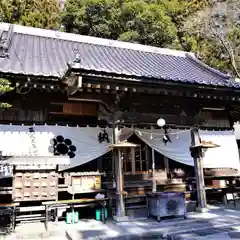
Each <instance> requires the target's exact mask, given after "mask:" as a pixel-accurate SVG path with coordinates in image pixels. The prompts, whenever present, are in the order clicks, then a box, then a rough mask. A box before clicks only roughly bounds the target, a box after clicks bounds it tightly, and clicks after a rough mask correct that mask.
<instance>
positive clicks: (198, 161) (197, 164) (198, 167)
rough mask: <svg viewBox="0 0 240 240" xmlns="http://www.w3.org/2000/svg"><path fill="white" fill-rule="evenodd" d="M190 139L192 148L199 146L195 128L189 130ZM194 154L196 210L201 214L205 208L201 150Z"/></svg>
mask: <svg viewBox="0 0 240 240" xmlns="http://www.w3.org/2000/svg"><path fill="white" fill-rule="evenodd" d="M191 139H192V147H194V146H196V145H199V144H200V136H199V131H198V129H197V128H193V129H192V130H191ZM195 153H196V154H194V155H193V159H194V168H195V178H196V185H197V198H198V210H199V211H201V212H202V211H204V209H205V208H206V207H207V202H206V192H205V183H204V174H203V165H202V149H201V148H197V149H196V152H195Z"/></svg>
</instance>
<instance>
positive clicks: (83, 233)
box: [0, 207, 240, 240]
mask: <svg viewBox="0 0 240 240" xmlns="http://www.w3.org/2000/svg"><path fill="white" fill-rule="evenodd" d="M2 239H3V240H17V239H19V240H20V239H21V240H47V239H48V240H82V239H84V240H93V239H98V240H100V239H105V240H106V239H109V240H110V239H111V240H130V239H131V240H138V239H148V240H150V239H167V240H183V239H185V240H196V239H199V240H206V239H208V240H213V239H217V240H229V239H240V210H237V209H224V208H221V207H210V210H209V211H208V212H206V213H192V214H189V215H188V219H186V220H184V219H182V218H178V219H171V220H170V219H169V220H163V221H161V222H157V221H155V220H152V219H147V220H145V221H132V222H125V223H118V224H116V223H113V222H111V221H108V222H107V224H103V223H102V222H98V221H95V220H81V221H80V222H79V223H77V224H66V223H65V222H59V223H49V231H48V232H46V231H45V229H44V224H43V223H29V224H23V225H19V226H17V228H16V231H15V233H14V234H12V235H10V236H6V237H4V236H0V240H2Z"/></svg>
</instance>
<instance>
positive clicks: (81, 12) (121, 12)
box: [62, 0, 178, 47]
mask: <svg viewBox="0 0 240 240" xmlns="http://www.w3.org/2000/svg"><path fill="white" fill-rule="evenodd" d="M62 21H63V25H64V26H65V28H66V31H67V32H74V33H79V34H84V35H90V36H96V37H103V38H110V39H119V40H123V41H130V42H138V43H142V44H149V45H153V46H159V47H167V46H169V45H174V47H178V42H177V38H176V33H177V31H176V27H175V25H174V23H172V21H171V18H170V17H169V16H167V15H166V14H165V11H164V7H163V6H162V5H160V4H156V3H151V2H150V3H149V2H146V1H144V0H125V1H120V0H68V1H67V2H66V11H65V12H64V13H63V18H62Z"/></svg>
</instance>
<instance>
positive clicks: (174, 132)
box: [135, 129, 239, 169]
mask: <svg viewBox="0 0 240 240" xmlns="http://www.w3.org/2000/svg"><path fill="white" fill-rule="evenodd" d="M135 133H136V135H137V136H138V137H139V138H140V139H141V140H142V141H143V142H145V143H146V144H148V145H149V146H150V147H152V148H153V149H154V150H156V151H157V152H159V153H161V154H162V155H164V156H166V157H168V158H170V159H172V160H174V161H177V162H180V163H183V164H186V165H190V166H194V162H193V158H192V157H191V154H190V150H189V147H190V145H191V134H190V129H187V130H179V129H168V134H169V137H170V140H171V142H167V143H166V144H164V142H163V140H162V139H163V136H164V130H163V129H153V130H150V129H135ZM200 137H201V139H202V140H205V141H212V142H213V143H215V144H218V145H220V147H218V148H214V149H207V151H206V152H205V154H204V157H203V167H204V168H236V169H238V168H239V155H238V148H237V143H236V139H235V136H234V133H233V131H201V130H200Z"/></svg>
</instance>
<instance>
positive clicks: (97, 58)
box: [0, 23, 240, 88]
mask: <svg viewBox="0 0 240 240" xmlns="http://www.w3.org/2000/svg"><path fill="white" fill-rule="evenodd" d="M8 28H9V25H8V24H5V23H2V24H0V30H3V31H8ZM77 52H78V53H79V54H80V57H81V69H82V70H92V71H94V72H101V73H112V74H117V75H118V74H119V75H125V76H132V77H142V78H154V79H156V80H159V81H160V80H171V81H175V82H184V83H194V84H203V85H213V86H224V87H233V88H239V87H240V84H238V83H235V82H233V81H232V79H231V78H230V76H229V75H226V74H223V73H220V72H219V71H217V70H215V69H212V68H210V67H209V66H207V65H205V64H204V63H202V62H201V61H200V60H198V59H197V58H196V57H194V55H193V54H189V53H185V52H182V51H176V50H170V49H161V48H156V47H149V46H143V45H139V44H131V43H124V42H120V41H112V40H107V39H99V38H93V37H87V36H81V35H74V34H68V33H60V32H55V31H50V30H43V29H36V28H29V27H23V26H18V25H14V30H13V33H12V36H11V44H10V45H9V48H8V57H0V72H2V73H13V74H25V75H35V76H47V77H56V78H61V77H62V76H63V75H64V73H65V72H66V70H67V69H68V62H72V61H73V60H74V59H75V56H76V53H77Z"/></svg>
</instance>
